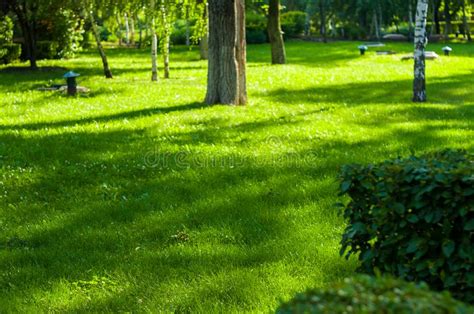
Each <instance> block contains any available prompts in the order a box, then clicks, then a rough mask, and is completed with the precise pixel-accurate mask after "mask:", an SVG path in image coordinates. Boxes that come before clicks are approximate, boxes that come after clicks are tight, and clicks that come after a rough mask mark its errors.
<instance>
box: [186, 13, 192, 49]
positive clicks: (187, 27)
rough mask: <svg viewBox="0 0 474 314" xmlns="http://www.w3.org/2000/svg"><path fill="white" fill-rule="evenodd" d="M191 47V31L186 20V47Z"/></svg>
mask: <svg viewBox="0 0 474 314" xmlns="http://www.w3.org/2000/svg"><path fill="white" fill-rule="evenodd" d="M189 46H191V29H190V25H189V20H188V19H187V18H186V47H189Z"/></svg>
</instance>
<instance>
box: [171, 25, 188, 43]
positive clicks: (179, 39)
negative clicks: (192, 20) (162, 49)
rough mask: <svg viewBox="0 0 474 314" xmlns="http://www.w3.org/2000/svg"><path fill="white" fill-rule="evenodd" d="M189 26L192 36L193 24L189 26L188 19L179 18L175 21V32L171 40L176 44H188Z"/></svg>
mask: <svg viewBox="0 0 474 314" xmlns="http://www.w3.org/2000/svg"><path fill="white" fill-rule="evenodd" d="M187 27H189V36H191V28H192V25H189V26H187V23H186V20H177V21H176V22H175V23H174V27H173V32H172V33H171V42H172V43H173V44H174V45H185V44H186V28H187Z"/></svg>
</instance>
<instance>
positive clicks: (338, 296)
mask: <svg viewBox="0 0 474 314" xmlns="http://www.w3.org/2000/svg"><path fill="white" fill-rule="evenodd" d="M473 311H474V308H472V307H470V306H468V305H466V304H464V303H461V302H459V301H457V300H455V299H453V298H452V297H451V295H450V294H449V293H447V292H443V293H438V292H433V291H430V290H429V288H428V286H427V285H426V284H418V285H417V284H415V283H408V282H405V281H402V280H399V279H395V278H392V277H371V276H367V275H359V276H356V277H353V278H350V279H345V280H344V282H341V283H336V284H333V285H331V286H329V287H327V288H324V289H314V290H308V291H306V292H304V293H299V294H297V295H296V296H295V297H294V298H293V299H292V300H290V301H289V302H287V303H284V304H282V305H281V306H280V307H279V308H278V309H277V311H276V313H277V314H290V313H328V314H329V313H331V314H343V313H366V314H376V313H394V314H395V313H397V314H398V313H401V314H409V313H430V314H449V313H451V314H470V313H473Z"/></svg>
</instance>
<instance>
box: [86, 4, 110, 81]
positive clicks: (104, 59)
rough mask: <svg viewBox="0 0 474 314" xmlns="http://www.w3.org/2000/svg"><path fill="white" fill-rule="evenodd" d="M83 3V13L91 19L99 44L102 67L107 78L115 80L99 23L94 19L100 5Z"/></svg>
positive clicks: (93, 32) (93, 31)
mask: <svg viewBox="0 0 474 314" xmlns="http://www.w3.org/2000/svg"><path fill="white" fill-rule="evenodd" d="M82 3H83V6H84V7H83V11H84V15H85V16H86V17H87V18H88V19H89V22H90V24H91V29H92V34H93V35H94V38H95V42H96V44H97V50H98V52H99V55H100V58H101V59H102V66H103V69H104V75H105V77H106V78H109V79H111V78H113V75H112V71H111V70H110V66H109V61H108V59H107V55H106V54H105V50H104V47H103V46H102V42H101V38H100V34H99V30H98V28H97V23H96V20H95V17H94V11H96V10H97V8H98V7H99V3H97V2H96V1H94V0H84V1H82Z"/></svg>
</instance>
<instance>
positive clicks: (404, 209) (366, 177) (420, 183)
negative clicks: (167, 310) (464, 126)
mask: <svg viewBox="0 0 474 314" xmlns="http://www.w3.org/2000/svg"><path fill="white" fill-rule="evenodd" d="M340 180H341V191H342V194H347V195H348V196H349V197H350V198H351V201H350V203H349V204H348V205H347V206H346V208H345V212H344V216H345V218H346V219H348V220H349V225H348V227H347V228H346V230H345V233H344V235H343V239H342V249H341V254H344V253H346V257H349V256H350V255H352V254H359V255H358V256H359V260H360V261H361V262H362V265H361V270H363V271H365V272H368V273H373V272H374V270H376V269H379V270H380V271H382V272H387V273H390V274H393V275H396V276H399V277H401V278H404V279H407V280H410V281H425V282H427V283H428V284H429V285H430V286H431V287H432V288H433V289H436V290H442V289H448V290H450V291H451V292H452V293H453V295H454V296H455V297H457V298H459V299H461V300H464V301H467V302H474V245H473V243H474V156H473V155H472V154H469V153H467V152H464V151H451V150H446V151H442V152H438V153H434V154H429V155H425V156H423V157H420V158H418V157H409V158H407V159H396V160H393V161H386V162H384V163H382V164H379V165H369V166H361V165H350V166H345V167H344V168H343V171H342V175H341V177H340Z"/></svg>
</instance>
